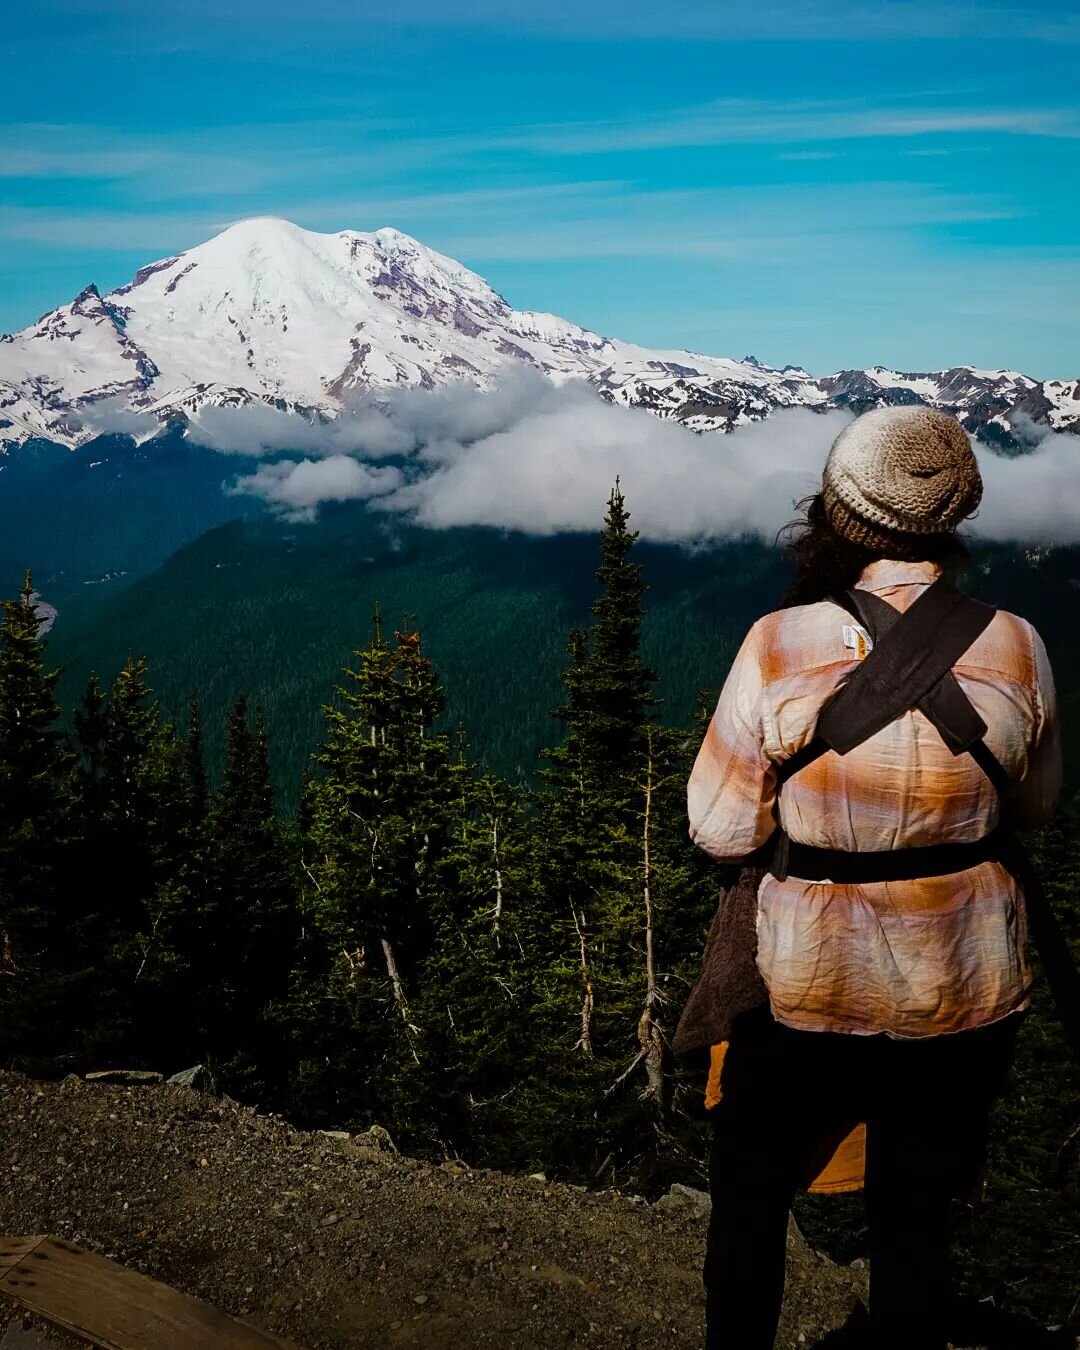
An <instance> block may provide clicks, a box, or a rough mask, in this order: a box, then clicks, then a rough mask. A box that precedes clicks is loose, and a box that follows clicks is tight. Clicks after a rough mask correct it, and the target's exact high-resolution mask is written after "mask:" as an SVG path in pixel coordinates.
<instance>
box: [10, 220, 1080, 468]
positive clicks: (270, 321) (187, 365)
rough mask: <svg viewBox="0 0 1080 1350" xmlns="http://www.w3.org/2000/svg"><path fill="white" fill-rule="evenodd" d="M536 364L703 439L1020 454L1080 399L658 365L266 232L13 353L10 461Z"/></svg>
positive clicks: (421, 258)
mask: <svg viewBox="0 0 1080 1350" xmlns="http://www.w3.org/2000/svg"><path fill="white" fill-rule="evenodd" d="M521 363H525V364H527V365H529V366H532V367H535V368H536V369H538V370H540V371H542V372H544V373H545V374H547V375H548V376H550V377H551V378H552V379H554V380H556V381H563V380H568V379H575V378H576V379H583V380H586V381H589V382H590V383H592V384H594V385H595V386H596V388H597V390H598V391H599V392H600V394H601V395H602V396H603V397H605V398H607V399H609V400H610V401H611V402H613V403H617V404H624V405H626V406H629V407H639V408H647V409H648V410H649V411H651V412H653V413H655V414H656V415H657V416H660V417H670V418H675V419H677V420H678V421H680V422H682V423H684V424H685V425H687V426H689V427H691V428H693V429H694V430H699V431H726V430H729V429H730V428H731V427H733V426H736V425H738V424H740V423H743V422H747V421H752V420H758V419H760V418H763V417H767V416H768V415H769V413H771V412H772V411H773V410H775V409H777V408H787V407H796V406H801V407H811V408H829V407H845V408H851V409H853V410H854V411H862V410H864V409H865V408H868V407H872V406H874V405H876V404H879V403H910V402H916V401H921V402H925V403H930V404H932V405H934V406H935V407H941V408H946V409H948V410H949V411H952V412H955V413H956V414H957V415H958V416H959V417H960V418H961V419H962V420H963V421H964V422H965V424H966V425H967V426H968V428H969V429H970V430H971V431H972V432H973V433H975V434H978V435H980V436H982V437H983V438H984V439H986V440H988V441H990V442H997V443H1000V444H1003V445H1013V444H1016V443H1017V440H1018V437H1017V426H1018V424H1019V426H1020V428H1021V438H1022V436H1023V435H1024V434H1026V432H1025V430H1024V429H1025V428H1026V426H1027V423H1025V422H1024V419H1025V418H1026V419H1030V420H1031V421H1032V422H1034V423H1036V424H1041V425H1043V426H1045V427H1047V428H1052V429H1055V430H1075V429H1078V428H1080V381H1077V382H1071V383H1070V382H1065V381H1046V382H1040V381H1038V380H1036V379H1033V378H1031V377H1029V376H1027V375H1021V374H1018V373H1016V372H1014V371H1001V370H997V371H985V370H975V369H972V368H970V367H967V366H961V367H957V368H955V369H953V370H947V371H939V372H936V373H930V374H903V373H899V372H896V371H891V370H886V369H884V368H883V367H880V366H875V367H873V368H872V369H869V370H846V371H840V372H838V373H837V374H835V375H830V376H826V377H824V378H815V377H814V376H812V375H810V374H809V373H808V372H807V371H806V370H804V369H802V368H801V367H799V366H790V365H789V366H785V367H784V368H783V369H782V370H778V369H775V368H774V367H771V366H768V365H765V364H764V363H762V362H761V361H759V360H757V359H756V358H755V357H753V356H747V357H744V358H743V359H742V360H741V361H735V360H730V359H727V358H724V357H713V356H703V355H700V354H698V353H694V352H685V351H654V350H651V349H649V348H645V347H639V346H635V345H633V344H631V343H626V342H620V341H618V340H616V339H611V338H605V337H601V336H600V335H599V334H598V333H593V332H590V331H589V330H588V329H584V328H579V327H578V326H577V325H576V324H572V323H569V322H567V321H566V320H564V319H560V318H557V317H556V316H555V315H552V314H541V313H535V312H532V311H528V310H515V309H512V308H511V307H510V305H509V304H507V302H506V301H505V300H504V299H503V298H502V296H501V295H499V294H498V293H497V292H496V291H494V290H492V288H491V287H490V286H489V285H488V284H487V282H486V281H484V280H483V278H481V277H479V276H477V275H476V273H474V272H471V271H469V270H468V268H466V267H463V266H462V265H461V264H460V263H457V262H455V261H453V259H451V258H447V257H444V256H443V255H442V254H439V253H436V252H434V251H433V250H431V249H429V248H426V247H425V246H424V245H423V244H421V243H419V242H418V241H417V240H415V239H412V238H410V237H409V236H408V235H406V234H402V233H400V232H399V231H398V230H393V229H382V230H376V231H374V232H373V233H361V232H358V231H354V230H343V231H340V232H339V233H337V234H317V233H314V232H312V231H310V230H303V229H300V228H299V227H298V226H296V225H292V224H290V223H289V222H288V221H284V220H278V219H276V218H272V217H260V218H256V219H252V220H245V221H241V222H240V223H239V224H236V225H233V226H231V227H230V228H229V229H227V230H225V231H224V232H223V233H221V234H219V235H217V236H215V237H214V238H213V239H210V240H208V241H207V242H206V243H204V244H200V245H199V246H198V247H196V248H192V249H189V250H187V251H186V252H185V253H181V254H179V255H178V256H176V257H173V258H163V259H161V260H159V261H157V262H152V263H150V264H148V265H147V266H145V267H142V268H140V269H139V270H138V271H137V272H136V273H135V276H134V277H133V278H132V279H131V281H130V282H128V283H127V285H124V286H119V287H117V289H116V290H114V291H112V292H110V293H109V294H108V295H104V296H102V295H101V294H100V293H99V292H98V290H97V288H96V286H94V285H92V284H91V285H89V286H87V287H86V289H85V290H83V291H82V292H81V293H80V294H79V295H77V296H76V297H75V299H74V300H72V301H71V302H70V303H69V304H67V305H62V306H60V308H58V309H55V310H53V311H52V312H51V313H49V314H45V315H44V316H43V317H42V318H41V319H39V320H38V322H37V323H35V324H32V325H31V326H30V327H29V328H25V329H23V330H22V331H21V332H19V333H12V334H7V335H5V336H3V337H0V446H2V445H4V444H5V443H7V444H12V443H17V442H20V441H24V440H27V439H29V438H31V437H42V438H46V439H50V440H53V441H57V442H59V443H61V444H64V445H68V446H75V445H78V444H81V443H83V442H85V441H87V440H90V439H92V438H93V437H94V436H95V435H98V434H99V433H100V432H102V431H126V432H128V433H129V434H132V435H135V436H136V438H138V439H146V438H148V437H150V436H152V435H154V434H156V432H157V430H158V427H159V426H160V425H162V424H175V423H178V422H181V423H182V422H185V421H187V420H189V419H190V418H191V417H192V416H194V415H195V414H196V413H197V412H199V411H200V410H201V409H202V408H205V407H208V406H226V407H227V406H240V405H243V404H246V403H252V402H264V403H267V404H269V405H271V406H273V407H276V408H279V409H282V410H287V411H296V412H300V413H302V414H304V415H306V416H308V417H324V418H332V417H334V416H335V415H336V414H337V413H339V412H340V411H341V409H342V408H343V407H345V406H347V405H348V404H350V403H351V402H354V401H355V400H357V399H360V398H364V397H370V396H373V395H374V396H376V397H377V395H378V392H379V391H380V390H386V389H390V388H395V387H401V386H418V387H422V388H433V387H435V386H437V385H441V384H446V383H449V382H450V381H453V380H460V379H466V380H470V381H472V382H474V383H476V384H479V385H481V386H486V385H490V384H491V383H493V382H494V381H495V380H497V379H498V377H499V375H500V372H502V371H503V370H505V368H506V367H507V366H510V367H513V366H515V365H520V364H521Z"/></svg>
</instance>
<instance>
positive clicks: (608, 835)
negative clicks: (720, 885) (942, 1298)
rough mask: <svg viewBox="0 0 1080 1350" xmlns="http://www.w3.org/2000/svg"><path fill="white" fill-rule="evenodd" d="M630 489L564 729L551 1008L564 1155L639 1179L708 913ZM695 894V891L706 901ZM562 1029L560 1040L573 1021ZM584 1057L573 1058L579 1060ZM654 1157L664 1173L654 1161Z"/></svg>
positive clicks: (555, 811)
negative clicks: (648, 619) (680, 987)
mask: <svg viewBox="0 0 1080 1350" xmlns="http://www.w3.org/2000/svg"><path fill="white" fill-rule="evenodd" d="M636 538H637V534H636V533H635V532H634V531H631V530H630V528H629V512H628V510H627V507H626V502H625V499H624V497H623V494H622V491H621V488H620V486H619V484H618V483H616V485H615V488H614V490H613V491H612V493H611V496H610V498H609V500H608V510H607V515H606V517H605V520H604V526H603V530H602V532H601V535H600V554H601V561H600V566H599V568H598V570H597V574H596V575H597V581H598V583H599V586H600V594H599V595H598V597H597V599H596V600H595V602H594V603H593V607H592V613H593V622H592V624H591V626H590V627H589V628H588V629H587V630H585V631H580V630H575V631H574V632H573V633H572V634H571V636H570V643H569V651H570V657H571V663H570V666H569V668H568V670H567V671H566V674H565V676H564V684H565V687H566V691H567V697H566V700H565V702H564V704H563V706H562V707H560V708H559V709H558V710H557V711H556V716H557V717H559V718H560V719H561V720H562V721H563V723H564V726H565V728H566V731H565V736H564V739H563V742H562V744H561V745H559V746H557V747H556V748H555V749H554V750H553V751H550V752H548V758H549V765H550V767H549V768H548V769H547V771H546V772H545V774H544V778H545V780H546V782H547V784H548V789H549V790H548V792H547V793H546V794H544V796H543V797H542V799H541V802H540V810H539V821H538V826H539V828H538V831H537V865H538V868H539V870H540V874H541V876H542V878H543V884H544V887H545V892H546V903H547V905H548V907H549V913H550V918H551V927H550V933H551V939H552V947H551V951H550V955H549V961H548V970H547V975H546V977H545V980H544V982H543V985H542V990H543V993H542V997H540V999H539V1007H540V1009H541V1010H542V1014H543V1016H544V1018H545V1020H546V1034H545V1039H546V1041H547V1043H548V1044H549V1045H553V1046H554V1047H559V1046H560V1045H561V1050H559V1049H557V1050H556V1058H557V1060H558V1063H559V1067H558V1069H554V1068H552V1069H549V1071H548V1074H547V1076H548V1078H549V1080H550V1079H552V1078H554V1077H555V1076H556V1074H558V1076H559V1079H560V1081H561V1083H562V1084H563V1085H564V1096H565V1100H564V1101H563V1103H562V1115H563V1117H564V1119H566V1120H567V1121H569V1122H571V1123H572V1125H574V1126H575V1128H576V1133H575V1134H574V1135H573V1136H572V1137H567V1140H566V1143H565V1146H564V1147H565V1150H566V1151H567V1152H569V1153H571V1154H573V1153H576V1154H578V1156H580V1157H582V1158H584V1157H587V1156H589V1155H590V1154H591V1155H592V1159H593V1165H594V1166H596V1167H597V1168H598V1170H599V1172H600V1173H601V1174H606V1175H618V1172H619V1169H620V1168H622V1169H624V1171H623V1175H625V1169H627V1168H630V1169H632V1170H634V1172H635V1173H636V1174H637V1175H638V1176H639V1177H640V1174H641V1170H642V1168H643V1167H645V1166H650V1167H651V1166H653V1165H655V1160H656V1157H657V1155H658V1153H659V1152H660V1151H661V1149H662V1147H663V1143H664V1141H663V1137H662V1136H663V1132H664V1130H665V1129H666V1128H667V1126H666V1123H665V1122H666V1118H667V1114H668V1105H669V1098H670V1081H669V1069H670V1063H669V1061H670V1056H669V1054H668V1050H667V1037H668V1036H669V1035H670V1032H671V1029H672V1028H671V1027H670V1026H669V1024H668V1023H669V1016H668V1004H669V1001H670V1000H671V997H672V994H673V992H674V990H673V987H672V984H671V981H672V979H673V978H675V979H678V975H677V974H676V971H677V968H678V966H679V964H680V962H681V963H682V964H685V957H684V956H683V955H682V951H683V948H682V947H681V946H680V939H686V937H687V929H688V927H689V930H690V934H691V935H692V936H691V937H690V942H689V943H687V944H686V945H687V946H690V947H692V945H693V944H695V943H696V942H697V940H698V934H697V932H696V927H697V924H698V923H700V921H701V918H700V916H701V912H702V910H703V908H705V907H707V902H705V904H704V905H703V904H702V897H701V887H700V879H699V878H698V877H695V875H694V863H693V862H692V861H691V859H690V858H689V854H690V852H691V850H690V849H689V848H688V845H687V841H686V832H685V824H684V820H685V807H684V804H683V800H682V797H683V791H684V784H685V776H684V763H685V756H686V747H687V738H686V737H685V736H680V735H677V734H676V733H673V732H670V731H668V730H666V729H664V728H662V727H661V726H660V725H659V723H658V722H657V719H656V709H657V705H656V701H655V699H654V697H653V694H652V688H653V684H654V681H655V676H654V674H653V672H652V671H651V670H650V669H649V668H648V667H647V666H646V665H645V664H644V662H643V660H642V658H641V625H642V619H643V614H644V608H643V597H644V594H645V589H646V588H645V583H644V581H643V579H642V575H641V568H640V566H639V564H638V563H637V562H636V561H635V560H634V558H633V554H632V550H633V544H634V542H635V540H636ZM695 886H696V887H697V889H696V890H695ZM560 1022H561V1024H562V1029H561V1033H560V1030H559V1024H560ZM568 1050H569V1051H570V1052H571V1053H569V1054H568V1053H567V1051H568ZM650 1160H651V1161H650Z"/></svg>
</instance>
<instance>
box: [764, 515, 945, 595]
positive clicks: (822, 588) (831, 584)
mask: <svg viewBox="0 0 1080 1350" xmlns="http://www.w3.org/2000/svg"><path fill="white" fill-rule="evenodd" d="M796 508H797V509H798V510H799V511H801V512H802V515H801V516H800V517H799V518H798V519H797V520H793V521H792V522H791V523H790V524H789V525H785V526H784V528H783V529H782V530H781V531H780V533H779V534H778V535H777V543H778V544H782V545H783V546H784V549H785V552H786V553H787V555H788V557H790V558H791V559H792V560H793V562H794V563H795V578H794V580H793V581H792V583H791V586H790V588H789V590H788V592H787V594H786V595H785V596H784V599H783V608H785V609H787V608H788V607H789V606H791V605H812V604H814V603H815V602H816V601H818V600H825V599H827V598H828V597H829V596H831V595H836V594H838V593H839V592H843V591H846V590H849V589H850V588H851V587H852V586H854V585H855V583H856V581H858V579H859V576H860V574H861V572H862V570H863V568H864V567H866V566H867V565H868V564H869V563H872V562H876V561H877V560H878V559H879V558H887V557H890V556H895V555H894V554H890V553H887V552H885V551H883V550H880V549H873V548H868V547H867V546H866V545H865V544H853V543H852V542H851V540H849V539H845V538H844V537H843V536H842V535H839V534H837V533H836V531H835V530H834V529H833V527H832V526H831V525H830V524H829V519H828V516H827V515H826V514H825V502H824V499H823V497H822V495H821V493H820V492H818V493H816V494H815V495H814V496H812V497H804V498H803V500H802V501H801V502H797V503H796ZM905 544H906V547H905V548H904V549H903V550H902V552H903V556H904V557H905V558H906V559H907V560H909V561H912V562H935V563H938V564H940V565H941V566H942V567H943V568H945V569H946V570H948V571H955V570H958V569H959V568H960V567H962V566H963V565H964V563H966V562H967V561H968V558H969V557H970V554H969V552H968V549H967V545H966V544H965V543H964V542H963V540H962V539H961V538H960V536H959V535H957V534H955V533H953V534H927V535H911V536H908V537H907V538H906V539H905Z"/></svg>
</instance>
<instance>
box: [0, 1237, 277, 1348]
mask: <svg viewBox="0 0 1080 1350" xmlns="http://www.w3.org/2000/svg"><path fill="white" fill-rule="evenodd" d="M2 1241H3V1242H4V1243H7V1244H12V1243H19V1242H22V1243H29V1244H30V1245H29V1246H28V1247H27V1248H26V1250H25V1251H24V1252H23V1253H22V1255H21V1256H20V1257H19V1260H18V1262H17V1263H16V1264H14V1265H11V1266H9V1267H8V1269H7V1270H6V1271H0V1294H2V1295H5V1296H6V1297H7V1298H10V1299H12V1300H14V1302H16V1303H18V1304H19V1305H20V1306H22V1307H24V1308H27V1309H29V1311H31V1312H34V1313H37V1314H38V1315H39V1316H41V1317H43V1318H45V1320H46V1321H48V1322H52V1323H53V1324H54V1325H55V1326H59V1327H63V1328H65V1330H67V1331H73V1332H74V1333H75V1334H76V1335H77V1336H82V1337H84V1338H85V1339H86V1340H88V1341H92V1342H93V1343H94V1344H95V1345H97V1346H100V1347H101V1350H165V1347H169V1350H173V1348H174V1347H175V1350H271V1348H272V1347H273V1348H274V1350H299V1347H297V1346H294V1345H292V1344H291V1342H289V1341H286V1340H283V1339H282V1338H281V1337H279V1336H275V1335H274V1334H273V1333H272V1332H268V1331H260V1330H259V1329H258V1328H257V1327H252V1326H249V1325H248V1324H247V1323H244V1322H238V1321H237V1320H236V1319H235V1318H233V1317H230V1316H228V1314H227V1313H223V1312H222V1311H221V1310H220V1309H219V1308H215V1307H212V1306H211V1305H210V1304H209V1303H203V1302H202V1301H201V1300H200V1299H197V1298H192V1297H191V1296H190V1295H188V1294H182V1293H181V1292H180V1291H179V1290H178V1289H172V1288H170V1286H169V1285H167V1284H162V1283H161V1282H160V1281H158V1280H152V1279H151V1278H150V1277H149V1276H148V1275H140V1274H138V1272H136V1271H134V1270H128V1269H127V1268H126V1267H124V1266H122V1265H120V1264H119V1262H117V1261H111V1260H109V1259H108V1258H107V1257H104V1256H98V1255H97V1254H96V1253H95V1252H90V1251H86V1250H85V1249H84V1248H82V1247H76V1246H75V1244H74V1243H72V1242H65V1241H63V1240H62V1239H59V1238H54V1237H46V1238H15V1239H12V1238H6V1239H2ZM14 1254H15V1253H14V1250H12V1252H11V1255H14Z"/></svg>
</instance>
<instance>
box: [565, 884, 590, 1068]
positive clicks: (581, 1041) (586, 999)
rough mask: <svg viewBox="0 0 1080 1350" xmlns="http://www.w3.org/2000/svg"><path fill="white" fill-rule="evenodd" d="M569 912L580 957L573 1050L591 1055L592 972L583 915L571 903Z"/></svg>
mask: <svg viewBox="0 0 1080 1350" xmlns="http://www.w3.org/2000/svg"><path fill="white" fill-rule="evenodd" d="M570 913H571V914H572V915H573V916H574V928H575V929H576V930H577V935H578V946H579V949H580V958H581V986H582V992H581V1035H580V1037H579V1038H578V1042H577V1044H576V1045H575V1046H574V1049H575V1050H580V1051H581V1052H582V1054H584V1055H591V1054H592V1052H593V1045H592V1017H593V984H592V972H591V970H590V968H589V950H588V947H587V946H586V944H585V915H584V914H583V913H582V914H580V915H579V914H578V912H577V910H576V909H575V908H574V906H573V904H571V906H570Z"/></svg>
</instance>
